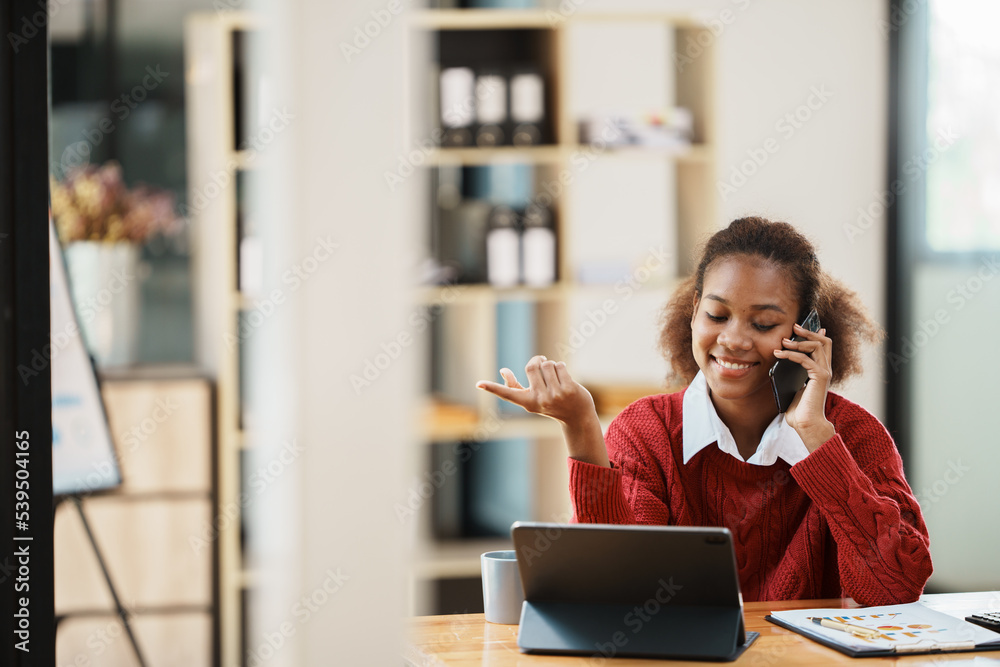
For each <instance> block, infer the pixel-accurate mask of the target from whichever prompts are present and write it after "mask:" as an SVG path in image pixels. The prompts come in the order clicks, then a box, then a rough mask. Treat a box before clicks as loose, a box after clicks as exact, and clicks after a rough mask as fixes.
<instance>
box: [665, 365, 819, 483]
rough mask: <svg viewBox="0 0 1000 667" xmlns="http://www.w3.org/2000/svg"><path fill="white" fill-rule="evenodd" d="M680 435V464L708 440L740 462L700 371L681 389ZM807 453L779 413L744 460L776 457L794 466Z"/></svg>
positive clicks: (765, 462) (761, 462)
mask: <svg viewBox="0 0 1000 667" xmlns="http://www.w3.org/2000/svg"><path fill="white" fill-rule="evenodd" d="M682 410H683V424H682V428H683V431H682V437H683V439H684V463H685V464H687V462H688V461H690V460H691V458H692V457H694V455H695V454H697V453H698V452H700V451H701V450H703V449H704V448H705V447H708V446H709V445H711V444H712V443H718V445H719V449H721V450H722V451H724V452H727V453H729V454H732V455H733V456H735V457H736V458H738V459H739V460H740V461H742V460H743V457H742V456H740V450H739V448H738V447H737V446H736V440H735V439H734V438H733V434H732V433H731V432H730V431H729V427H728V426H726V425H725V424H723V423H722V420H721V419H720V418H719V413H718V412H716V410H715V405H713V404H712V399H711V397H710V396H709V395H708V383H707V382H706V381H705V376H704V375H703V374H702V372H701V371H698V375H696V376H695V377H694V380H692V381H691V384H690V385H689V386H688V388H687V391H686V392H684V404H683V406H682ZM807 456H809V450H808V449H806V445H805V443H804V442H802V438H800V437H799V434H798V433H796V432H795V429H793V428H792V427H791V426H789V425H788V424H786V423H785V414H784V413H780V414H778V416H777V417H775V418H774V421H772V422H771V423H770V424H768V425H767V429H765V430H764V435H763V436H762V437H761V439H760V444H759V445H758V446H757V451H756V452H754V454H753V456H751V457H750V458H749V459H747V460H746V462H747V463H752V464H754V465H759V466H769V465H772V464H774V462H775V461H777V460H778V458H779V457H780V458H781V459H783V460H785V461H787V462H788V464H789V465H795V464H796V463H798V462H799V461H801V460H802V459H804V458H805V457H807Z"/></svg>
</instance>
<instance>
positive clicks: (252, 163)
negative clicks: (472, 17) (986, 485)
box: [229, 148, 261, 171]
mask: <svg viewBox="0 0 1000 667" xmlns="http://www.w3.org/2000/svg"><path fill="white" fill-rule="evenodd" d="M260 164H261V155H260V153H259V152H258V151H257V150H255V149H253V148H244V149H243V150H241V151H233V152H232V154H230V156H229V165H230V166H231V167H232V168H233V169H237V170H241V171H246V170H249V169H254V168H256V167H259V166H260Z"/></svg>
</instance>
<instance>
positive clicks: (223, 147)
mask: <svg viewBox="0 0 1000 667" xmlns="http://www.w3.org/2000/svg"><path fill="white" fill-rule="evenodd" d="M259 28H260V26H259V25H258V22H257V21H256V20H255V19H254V17H253V16H252V15H251V14H248V13H245V12H237V11H225V12H221V11H220V12H211V13H201V14H191V15H189V16H188V18H187V21H186V23H185V81H186V104H187V109H186V114H187V170H188V206H189V208H190V210H191V212H192V219H191V224H192V227H193V230H194V245H193V248H192V273H193V285H194V290H193V292H194V320H195V355H196V362H197V363H198V365H199V366H200V367H201V368H203V369H205V371H206V372H207V373H208V374H209V375H210V376H211V378H212V379H213V380H214V381H215V383H216V396H217V398H216V406H215V429H216V440H217V452H216V460H215V480H214V481H215V488H216V494H215V508H214V520H215V523H216V525H217V531H216V532H217V537H216V539H217V545H218V546H217V554H218V563H217V567H218V581H217V591H216V594H217V598H218V610H217V612H218V615H219V623H218V627H219V653H220V660H221V664H222V665H227V666H230V665H242V664H244V656H243V649H242V646H243V637H242V627H243V619H244V609H243V596H244V593H245V591H246V589H247V587H248V586H249V585H250V584H251V583H252V581H253V575H252V573H251V572H248V571H247V568H246V566H245V563H244V560H243V547H242V544H241V539H240V531H241V524H242V504H241V501H240V497H241V493H242V491H243V488H242V485H243V482H242V479H241V458H242V455H243V449H244V447H245V443H246V441H247V433H246V432H245V431H244V424H243V420H242V414H241V413H242V410H243V407H242V405H241V391H240V387H241V384H242V381H243V378H241V368H240V347H241V345H242V339H241V337H240V335H239V331H238V322H239V317H240V313H241V311H242V310H244V307H245V305H246V296H245V295H244V294H243V293H241V292H240V289H239V279H238V266H239V265H238V261H239V253H238V246H239V243H240V239H239V229H238V219H237V216H238V211H239V201H238V191H237V181H238V180H239V179H240V178H241V176H242V175H245V174H247V173H249V172H251V171H252V170H253V168H254V165H255V164H256V161H257V160H258V159H259V157H258V156H256V154H255V153H254V152H253V149H247V148H246V146H244V145H242V144H241V143H239V142H240V141H241V139H240V138H239V137H237V136H236V130H235V127H236V125H237V123H236V121H235V119H236V117H237V114H238V113H242V110H241V108H240V107H241V106H242V100H239V99H237V95H238V93H237V91H236V90H235V83H234V82H235V77H236V76H237V72H236V65H237V63H236V57H235V55H234V54H236V52H237V51H236V48H235V46H234V38H235V36H236V35H237V34H244V35H245V34H249V33H252V32H253V31H254V30H257V29H259ZM244 118H245V120H246V122H250V119H249V115H244Z"/></svg>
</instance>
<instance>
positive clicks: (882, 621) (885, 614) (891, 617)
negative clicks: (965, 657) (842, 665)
mask: <svg viewBox="0 0 1000 667" xmlns="http://www.w3.org/2000/svg"><path fill="white" fill-rule="evenodd" d="M765 618H766V619H767V620H768V621H771V622H772V623H775V624H776V625H780V626H781V627H783V628H787V629H788V630H792V631H793V632H798V633H799V634H802V635H805V636H806V637H809V638H810V639H813V640H815V641H818V642H819V643H821V644H824V645H826V646H829V647H830V648H834V649H837V650H838V651H840V652H842V653H846V654H847V655H850V656H852V657H855V658H860V657H868V656H883V655H898V654H909V653H950V652H957V651H991V650H1000V634H997V633H996V632H992V631H990V630H987V629H986V628H981V627H979V626H978V625H974V624H972V623H969V622H968V621H965V620H963V619H960V618H956V617H954V616H949V615H948V614H945V613H942V612H939V611H935V610H933V609H930V608H929V607H926V606H924V605H923V604H921V603H920V602H913V603H911V604H897V605H889V606H886V607H862V608H858V609H795V610H791V611H776V612H772V613H771V614H770V615H769V616H765ZM814 618H818V619H826V620H828V621H833V622H832V623H826V624H825V625H829V626H836V627H824V626H823V625H820V624H819V623H818V622H816V621H814V620H812V619H814Z"/></svg>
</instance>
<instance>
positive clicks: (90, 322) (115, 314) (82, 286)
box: [65, 241, 142, 368]
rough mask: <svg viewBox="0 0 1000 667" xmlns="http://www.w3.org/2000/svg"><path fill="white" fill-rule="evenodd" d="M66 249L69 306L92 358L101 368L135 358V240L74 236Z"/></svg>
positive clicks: (138, 290)
mask: <svg viewBox="0 0 1000 667" xmlns="http://www.w3.org/2000/svg"><path fill="white" fill-rule="evenodd" d="M65 255H66V268H67V272H68V274H69V282H70V294H71V295H72V297H73V306H74V308H75V309H76V316H77V320H78V321H79V323H80V328H81V330H82V331H83V337H84V340H85V341H86V343H87V348H88V349H89V350H90V353H91V354H92V355H94V360H95V362H96V363H97V365H98V366H99V367H102V368H109V367H113V366H128V365H131V364H134V363H135V362H136V354H137V351H138V346H139V318H140V315H141V311H142V300H141V299H142V284H141V281H140V280H139V275H138V272H139V246H137V245H135V244H133V243H103V242H100V241H74V242H72V243H70V244H68V245H67V246H66V249H65Z"/></svg>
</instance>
